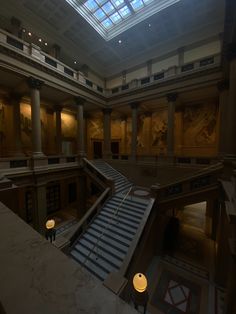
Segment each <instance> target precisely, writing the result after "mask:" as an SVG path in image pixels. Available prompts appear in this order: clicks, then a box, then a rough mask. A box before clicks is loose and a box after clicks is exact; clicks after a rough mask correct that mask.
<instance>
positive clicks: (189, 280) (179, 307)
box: [147, 202, 223, 314]
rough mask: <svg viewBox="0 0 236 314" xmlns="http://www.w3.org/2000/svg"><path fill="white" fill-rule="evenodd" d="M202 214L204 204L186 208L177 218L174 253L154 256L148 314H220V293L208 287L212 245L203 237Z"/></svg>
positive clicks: (203, 218) (149, 280) (210, 286)
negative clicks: (178, 225) (179, 222)
mask: <svg viewBox="0 0 236 314" xmlns="http://www.w3.org/2000/svg"><path fill="white" fill-rule="evenodd" d="M205 212H206V203H205V202H204V203H199V204H194V205H190V206H186V207H185V208H184V209H183V210H182V211H181V212H180V214H179V218H180V221H181V224H180V233H179V237H178V241H177V245H176V249H175V251H174V253H173V254H172V255H171V256H170V255H166V254H165V255H162V256H155V257H154V258H153V260H152V262H151V263H150V265H149V268H148V270H147V276H148V282H149V284H150V286H149V304H148V312H149V313H153V314H165V313H168V314H181V313H188V314H221V313H223V312H222V304H220V300H222V291H221V290H219V289H218V290H217V289H216V287H214V285H213V284H212V272H213V265H214V241H212V240H210V239H209V238H208V237H207V236H206V234H205V223H206V219H205ZM217 294H218V295H217ZM216 301H217V302H218V301H219V302H218V310H217V309H216V304H217V302H216Z"/></svg>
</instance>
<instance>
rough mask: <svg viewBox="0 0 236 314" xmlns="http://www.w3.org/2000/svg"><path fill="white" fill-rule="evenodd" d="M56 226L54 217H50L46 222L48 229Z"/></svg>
mask: <svg viewBox="0 0 236 314" xmlns="http://www.w3.org/2000/svg"><path fill="white" fill-rule="evenodd" d="M54 227H55V220H54V219H50V220H48V221H47V222H46V228H47V229H52V228H54Z"/></svg>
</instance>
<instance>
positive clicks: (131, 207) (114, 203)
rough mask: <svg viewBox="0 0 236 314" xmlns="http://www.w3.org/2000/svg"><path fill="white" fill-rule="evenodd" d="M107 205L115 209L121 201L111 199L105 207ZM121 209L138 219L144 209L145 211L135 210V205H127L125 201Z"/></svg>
mask: <svg viewBox="0 0 236 314" xmlns="http://www.w3.org/2000/svg"><path fill="white" fill-rule="evenodd" d="M107 204H109V205H112V206H114V207H115V208H117V207H118V206H119V205H120V204H121V201H117V200H116V199H114V197H113V198H112V199H110V200H109V202H107V203H106V205H107ZM122 208H124V209H125V210H127V211H130V212H132V213H133V214H134V215H137V216H139V217H142V216H143V214H144V212H145V209H146V208H144V210H143V209H137V207H136V205H135V204H133V205H130V204H127V202H126V200H125V201H124V202H123V203H122Z"/></svg>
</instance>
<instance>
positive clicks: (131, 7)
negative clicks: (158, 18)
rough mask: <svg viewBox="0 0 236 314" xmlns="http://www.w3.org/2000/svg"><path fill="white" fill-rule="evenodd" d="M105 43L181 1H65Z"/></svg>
mask: <svg viewBox="0 0 236 314" xmlns="http://www.w3.org/2000/svg"><path fill="white" fill-rule="evenodd" d="M65 1H66V2H67V3H68V4H69V5H71V6H72V7H73V8H74V9H75V10H76V11H77V12H78V13H79V14H80V15H81V16H82V17H83V18H84V19H85V20H86V21H87V22H88V23H89V24H90V25H91V26H92V27H93V28H94V29H95V30H96V31H97V32H98V33H99V34H100V35H101V36H102V37H103V38H104V39H105V40H106V41H108V40H110V39H112V38H114V37H115V36H118V35H119V34H121V33H122V32H124V31H126V30H128V29H129V28H130V27H132V26H134V25H136V24H137V23H139V22H141V21H144V20H145V19H147V18H149V17H150V16H152V15H153V14H155V13H157V12H159V11H162V10H164V9H166V8H167V7H170V6H172V5H173V4H175V3H177V2H180V1H182V0H65Z"/></svg>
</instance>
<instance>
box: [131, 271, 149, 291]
mask: <svg viewBox="0 0 236 314" xmlns="http://www.w3.org/2000/svg"><path fill="white" fill-rule="evenodd" d="M133 286H134V289H135V290H136V291H138V292H144V291H146V289H147V278H146V277H145V276H144V274H141V273H138V274H136V275H135V276H134V278H133Z"/></svg>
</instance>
